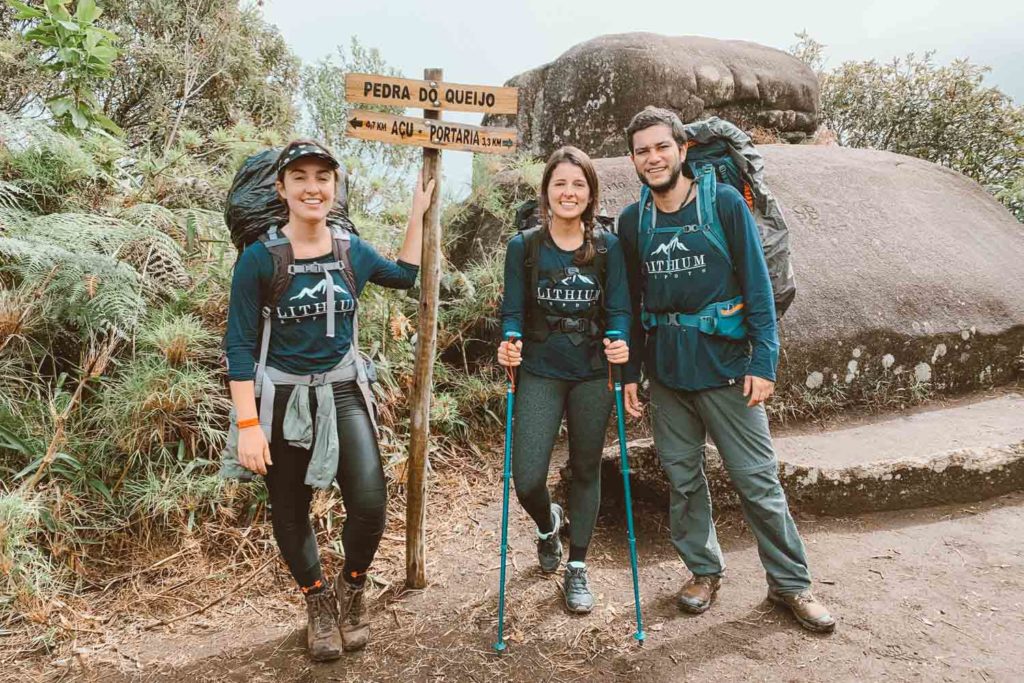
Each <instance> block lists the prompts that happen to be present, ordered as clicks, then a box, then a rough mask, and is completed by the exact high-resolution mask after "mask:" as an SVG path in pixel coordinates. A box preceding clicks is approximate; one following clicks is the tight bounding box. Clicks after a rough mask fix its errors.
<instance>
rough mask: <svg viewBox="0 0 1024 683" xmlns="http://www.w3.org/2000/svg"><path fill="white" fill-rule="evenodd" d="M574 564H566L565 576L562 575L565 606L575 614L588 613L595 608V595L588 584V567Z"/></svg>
mask: <svg viewBox="0 0 1024 683" xmlns="http://www.w3.org/2000/svg"><path fill="white" fill-rule="evenodd" d="M573 564H575V563H573V562H570V563H569V564H567V565H565V576H564V577H562V590H563V591H564V592H565V606H566V608H568V610H569V611H570V612H573V613H575V614H587V613H589V612H590V610H592V609H594V596H593V595H592V594H591V592H590V586H589V585H588V584H587V567H586V565H583V566H582V567H574V566H573Z"/></svg>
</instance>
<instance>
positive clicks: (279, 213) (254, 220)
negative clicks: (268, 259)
mask: <svg viewBox="0 0 1024 683" xmlns="http://www.w3.org/2000/svg"><path fill="white" fill-rule="evenodd" d="M280 154H281V150H280V149H265V150H263V151H262V152H258V153H256V154H253V155H252V156H250V157H248V158H247V159H246V160H245V161H243V162H242V165H241V167H240V168H239V169H238V172H237V173H235V177H234V179H233V180H232V181H231V189H230V190H228V200H227V206H226V207H225V208H224V222H225V223H226V224H227V226H228V231H229V232H230V233H231V243H232V244H234V245H235V247H237V248H238V250H239V251H242V250H243V249H245V247H247V246H248V245H250V244H252V243H253V242H255V241H256V239H257V238H258V237H259V236H260V235H262V234H263V233H265V232H266V231H267V230H269V229H270V228H271V227H272V226H275V225H277V226H280V225H284V224H285V223H286V222H288V207H287V206H286V205H285V203H284V201H282V200H281V197H280V195H278V194H277V187H276V186H275V185H274V183H275V182H276V181H277V175H276V174H275V173H274V166H275V163H276V162H277V157H278V156H279V155H280ZM327 224H328V225H329V226H331V227H335V226H338V227H342V228H344V229H345V230H347V231H348V232H351V233H353V234H356V235H358V234H359V232H358V231H357V230H356V229H355V226H353V225H352V221H350V220H349V218H348V175H346V174H345V172H344V171H343V170H342V169H341V168H339V169H338V184H337V186H336V187H335V192H334V206H333V207H331V211H330V213H329V214H327Z"/></svg>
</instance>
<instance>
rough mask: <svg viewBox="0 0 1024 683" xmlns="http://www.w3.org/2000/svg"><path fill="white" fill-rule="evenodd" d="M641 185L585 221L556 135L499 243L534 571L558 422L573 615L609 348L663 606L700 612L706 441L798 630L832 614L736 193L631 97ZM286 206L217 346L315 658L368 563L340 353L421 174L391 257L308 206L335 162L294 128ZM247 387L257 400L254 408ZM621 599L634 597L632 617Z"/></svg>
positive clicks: (389, 281)
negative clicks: (661, 527) (320, 498)
mask: <svg viewBox="0 0 1024 683" xmlns="http://www.w3.org/2000/svg"><path fill="white" fill-rule="evenodd" d="M626 137H627V142H628V145H629V153H630V158H631V159H632V161H633V163H634V165H635V167H636V171H637V175H638V177H639V178H640V180H641V182H642V184H643V186H644V189H643V191H642V192H641V197H640V201H639V202H637V203H635V204H632V205H630V206H628V207H626V208H625V209H624V210H623V211H622V212H621V214H620V216H619V218H618V221H617V224H618V235H616V234H613V233H612V232H610V231H607V230H603V229H601V228H600V227H598V225H597V223H598V221H597V216H596V213H597V207H598V199H599V192H600V191H599V187H598V180H597V175H596V173H595V171H594V167H593V164H592V163H591V161H590V159H589V158H588V157H587V155H586V154H584V153H583V152H582V151H580V150H578V149H576V148H574V147H563V148H561V149H559V150H557V151H556V152H555V153H554V154H552V155H551V157H550V158H549V160H548V163H547V165H546V166H545V168H544V172H543V176H542V180H541V185H540V192H539V200H538V209H539V214H540V225H539V226H537V227H533V228H530V229H527V230H524V231H522V232H521V233H520V234H518V235H516V236H515V237H513V238H512V240H511V241H510V242H509V245H508V249H507V252H506V258H505V289H504V298H503V301H502V339H503V341H502V342H501V343H500V345H499V348H498V362H499V363H500V364H501V365H503V366H505V367H506V368H507V369H509V371H510V372H512V373H515V372H516V371H517V370H518V373H517V374H513V375H512V376H513V377H516V378H517V379H516V382H515V394H516V401H515V406H514V421H513V424H512V434H511V435H512V474H513V480H514V482H515V491H516V495H517V497H518V499H519V501H520V503H521V504H522V506H523V508H524V509H525V510H526V511H527V512H528V513H529V515H530V516H531V517H532V518H533V521H534V522H535V524H536V527H537V531H536V533H537V557H538V563H539V565H540V568H541V570H542V571H543V572H555V571H557V570H558V569H559V567H560V565H561V561H562V557H563V549H562V544H561V540H560V531H561V529H562V527H563V526H564V525H565V524H566V511H565V510H563V509H562V508H561V506H559V505H558V504H555V503H553V502H552V501H551V495H550V492H549V491H548V488H547V475H548V469H549V467H550V461H551V453H552V450H553V447H554V443H555V440H556V438H557V436H558V433H559V429H560V425H561V422H562V418H563V417H565V419H566V423H567V427H568V445H569V459H568V463H569V469H570V472H571V482H570V486H569V501H568V503H569V504H568V507H569V509H568V519H569V520H571V522H572V523H571V525H570V528H569V552H568V558H567V564H566V568H565V572H564V575H563V594H564V600H565V605H566V608H567V609H568V610H569V611H570V612H573V613H586V612H589V611H590V610H591V609H592V608H593V606H594V597H593V595H592V593H591V591H590V587H589V584H588V580H587V566H586V555H587V549H588V547H589V544H590V540H591V535H592V532H593V529H594V525H595V523H596V519H597V512H598V507H599V504H600V467H601V454H602V450H603V447H604V442H605V433H606V430H607V425H608V418H609V416H610V413H611V409H612V405H613V395H612V393H611V391H610V386H609V367H610V364H615V365H620V366H622V365H624V367H625V404H626V409H627V411H628V412H629V413H630V414H631V415H633V416H635V417H639V416H640V415H641V414H642V410H643V406H642V405H641V403H640V400H639V395H638V384H639V381H640V378H641V375H643V376H644V377H645V378H646V379H647V380H648V381H649V384H650V394H651V404H650V405H651V411H650V412H651V416H652V421H653V426H654V437H655V445H656V447H657V450H658V455H659V458H660V460H661V463H662V467H663V469H664V471H665V474H666V476H667V478H668V480H669V483H670V489H671V504H670V511H669V512H670V532H671V540H672V543H673V545H674V546H675V548H676V549H677V551H678V553H679V555H680V557H681V558H682V560H683V562H684V563H685V564H686V566H687V568H688V569H689V570H690V572H691V573H692V576H691V577H690V579H689V580H687V581H686V583H685V584H684V585H683V587H682V589H681V591H680V593H679V595H678V597H677V604H678V606H679V607H680V608H681V609H682V610H685V611H687V612H691V613H698V614H699V613H703V612H705V611H706V610H707V609H709V607H710V606H711V604H712V602H713V600H714V598H715V595H716V593H717V591H718V590H719V588H720V585H721V581H722V576H723V573H724V571H725V562H724V559H723V557H722V552H721V549H720V548H719V545H718V540H717V536H716V534H715V528H714V523H713V519H712V513H711V511H712V507H711V500H710V495H709V491H708V486H707V479H706V477H705V475H704V453H705V442H706V437H707V436H708V435H710V436H711V438H712V439H713V440H714V442H715V444H716V446H717V447H718V450H719V452H720V454H721V457H722V460H723V463H724V464H725V467H726V469H727V471H728V472H729V475H730V478H731V480H732V482H733V485H734V486H735V488H736V490H737V492H738V493H739V496H740V500H741V504H742V510H743V514H744V517H745V519H746V521H747V524H748V525H749V526H750V528H751V530H752V531H753V533H754V536H755V537H756V539H757V544H758V551H759V554H760V557H761V560H762V563H763V565H764V567H765V571H766V575H767V580H768V596H769V598H770V599H772V600H773V601H775V602H777V603H780V604H782V605H784V606H786V607H788V608H789V609H790V610H791V611H792V613H793V614H794V616H795V617H796V619H797V621H798V622H799V623H800V624H801V625H802V626H804V627H805V628H808V629H810V630H813V631H823V632H827V631H831V630H832V629H833V628H834V624H835V621H834V619H833V618H832V616H831V615H830V614H829V612H828V610H827V609H826V608H825V607H824V606H823V605H822V604H821V603H820V602H819V601H818V600H816V599H815V598H814V596H813V594H812V593H811V592H810V584H811V579H810V572H809V570H808V563H807V559H806V553H805V549H804V546H803V543H802V541H801V539H800V536H799V534H798V532H797V529H796V526H795V524H794V522H793V518H792V516H791V514H790V512H789V508H788V504H787V502H786V498H785V494H784V493H783V490H782V487H781V485H780V483H779V476H778V463H777V460H776V458H775V455H774V451H773V448H772V440H771V436H770V433H769V428H768V420H767V415H766V413H765V409H764V405H763V402H764V401H765V400H766V399H767V398H768V397H769V396H770V395H771V394H772V392H773V390H774V380H775V367H776V364H777V362H778V349H779V343H778V336H777V330H776V311H775V304H774V302H773V294H772V284H771V281H770V279H769V275H768V270H767V267H766V263H765V258H764V254H763V252H762V247H761V243H760V238H759V235H758V229H757V225H756V224H755V222H754V218H753V216H752V214H751V211H750V209H749V208H748V205H747V203H746V201H745V200H744V197H743V196H742V195H741V194H740V193H739V192H738V191H736V190H735V189H734V188H733V187H731V186H730V185H728V184H726V183H721V182H718V181H717V179H716V175H715V173H714V172H713V169H712V170H710V171H709V170H708V169H706V168H701V167H698V168H690V167H689V166H688V165H687V164H686V158H687V142H688V140H687V133H686V129H685V128H684V126H683V124H682V123H681V122H680V120H679V118H678V117H677V116H676V115H675V114H674V113H672V112H671V111H668V110H664V109H657V108H653V107H648V108H647V109H645V110H644V111H642V112H640V113H639V114H637V115H636V117H634V119H633V120H632V122H631V123H630V125H629V127H628V128H627V131H626ZM274 171H275V173H276V188H277V191H278V193H279V195H280V197H281V199H282V200H283V201H284V202H285V203H286V205H287V207H288V218H287V222H286V223H284V224H283V225H267V226H266V232H265V233H264V234H261V235H260V236H259V238H258V239H257V240H256V241H254V242H253V243H252V244H251V245H249V246H248V247H247V248H246V249H245V251H244V252H243V253H242V255H241V257H240V259H239V261H238V263H237V265H236V269H235V274H234V279H233V282H232V290H231V302H230V309H229V320H228V334H227V356H228V363H229V379H230V380H231V382H230V386H231V396H232V401H233V404H234V413H235V414H234V416H233V420H234V424H233V430H232V434H231V435H230V437H229V448H228V453H229V455H228V462H227V465H226V470H227V471H228V472H230V471H231V460H230V453H231V452H232V451H235V450H236V451H237V460H238V466H239V467H238V468H236V470H237V471H236V473H238V472H242V471H243V470H246V471H249V472H254V473H258V474H261V475H263V476H264V477H265V479H266V483H267V488H268V492H269V496H270V502H271V506H272V510H273V513H272V521H273V528H274V536H275V539H276V540H277V543H278V547H279V549H280V551H281V554H282V556H283V558H284V560H285V563H286V564H287V565H288V568H289V570H290V571H291V573H292V576H293V577H294V579H295V581H296V582H297V583H298V585H299V587H300V589H301V590H302V592H303V593H304V594H305V596H306V602H307V608H308V615H309V625H308V628H307V634H308V643H309V649H310V654H311V656H312V657H313V658H314V659H318V660H321V659H332V658H335V657H337V656H339V655H340V654H341V652H342V650H343V649H345V650H353V649H358V648H361V647H362V646H363V645H365V643H366V641H367V638H368V635H369V626H368V622H367V620H366V618H365V614H364V609H363V594H364V591H365V588H364V586H365V579H366V571H367V569H368V567H369V566H370V563H371V562H372V560H373V557H374V555H375V553H376V550H377V547H378V544H379V542H380V538H381V535H382V533H383V529H384V515H385V504H386V485H385V479H384V473H383V469H382V467H381V462H380V454H379V450H378V447H377V441H376V433H375V422H374V408H373V405H372V394H371V392H370V389H369V381H370V376H371V375H372V366H371V365H369V364H368V362H367V361H365V359H364V358H363V357H362V356H360V354H359V353H358V323H357V315H356V312H357V308H358V296H359V293H360V292H361V291H362V289H363V287H364V286H365V284H366V283H367V282H374V283H376V284H380V285H383V286H386V287H395V288H400V289H405V288H408V287H410V286H412V285H413V283H414V282H415V279H416V276H417V272H418V264H419V260H420V248H421V234H422V219H423V214H424V212H425V211H426V209H427V207H428V205H429V203H430V197H431V195H432V193H433V186H434V183H433V181H430V182H427V183H424V182H423V179H422V178H421V179H420V180H419V182H417V184H416V190H415V191H414V194H413V205H412V211H411V213H410V217H409V224H408V229H407V231H406V237H405V242H404V244H403V246H402V249H401V251H400V252H399V256H398V260H397V262H392V261H389V260H387V259H384V258H382V257H381V256H380V255H378V254H377V252H376V251H375V250H374V249H373V247H371V246H370V245H369V244H368V243H367V242H365V241H363V240H361V239H360V238H359V237H357V236H356V235H354V234H352V233H351V232H349V231H347V230H345V229H344V228H343V227H339V226H337V225H334V224H331V223H329V222H328V213H329V211H330V209H331V207H332V206H333V204H334V198H335V193H336V192H337V188H338V182H337V180H338V175H337V174H338V162H337V161H336V160H335V159H334V157H333V156H332V155H331V154H330V152H329V151H328V150H327V149H326V148H324V147H322V146H321V145H319V144H318V143H316V142H314V141H311V140H299V141H295V142H293V143H290V144H289V145H288V146H287V147H286V148H285V149H284V150H283V151H282V152H281V154H280V156H279V157H278V159H277V161H276V163H275V166H274ZM257 403H258V404H259V407H258V409H257ZM333 481H336V482H337V484H338V486H339V487H340V489H341V493H342V497H343V500H344V503H345V507H346V512H347V518H346V523H345V526H344V529H343V532H342V544H343V546H344V551H345V564H344V566H343V568H342V572H341V574H340V575H339V576H338V577H336V578H335V581H334V582H333V583H331V582H328V581H327V579H326V578H325V576H324V575H323V571H322V569H321V566H320V562H319V554H318V551H317V545H316V539H315V536H314V534H313V530H312V527H311V526H310V522H309V506H310V500H311V495H312V489H313V488H328V487H329V486H331V484H332V482H333ZM638 615H639V612H638Z"/></svg>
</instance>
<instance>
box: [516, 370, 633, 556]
mask: <svg viewBox="0 0 1024 683" xmlns="http://www.w3.org/2000/svg"><path fill="white" fill-rule="evenodd" d="M614 403H615V398H614V395H613V394H612V392H610V391H608V380H606V379H604V378H599V379H592V380H584V381H572V380H561V379H549V378H547V377H540V376H539V375H534V374H531V373H530V372H528V371H526V370H522V371H521V372H520V373H519V382H518V386H517V388H516V403H515V419H514V424H513V427H512V477H513V479H514V481H515V485H516V496H518V498H519V502H520V503H522V505H523V508H525V509H526V511H527V512H528V513H529V515H530V517H532V518H533V521H534V522H536V524H537V528H538V529H540V531H541V532H542V533H547V532H549V531H551V495H550V494H549V492H548V487H547V478H548V468H549V467H550V465H551V449H552V448H554V445H555V439H556V438H557V437H558V428H559V426H560V425H561V423H562V416H563V415H565V416H566V418H567V422H568V427H569V468H570V470H571V472H572V483H571V484H570V486H569V518H570V519H571V520H572V526H571V531H570V545H571V547H570V552H569V555H570V557H569V559H570V560H577V561H580V562H582V561H583V560H584V558H585V557H586V552H587V546H588V545H590V536H591V534H592V533H593V531H594V524H595V523H596V522H597V511H598V507H599V506H600V503H601V451H602V450H603V449H604V434H605V430H606V429H607V427H608V417H609V415H611V411H612V406H613V405H614Z"/></svg>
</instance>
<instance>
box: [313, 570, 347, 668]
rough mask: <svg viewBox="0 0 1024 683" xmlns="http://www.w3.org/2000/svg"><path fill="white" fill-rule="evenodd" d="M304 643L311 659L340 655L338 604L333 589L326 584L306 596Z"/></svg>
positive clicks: (325, 659)
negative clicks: (306, 617) (307, 618)
mask: <svg viewBox="0 0 1024 683" xmlns="http://www.w3.org/2000/svg"><path fill="white" fill-rule="evenodd" d="M306 614H307V615H308V617H309V622H308V623H307V624H306V645H307V646H308V647H309V656H310V658H312V659H313V661H317V662H326V661H330V660H332V659H337V658H338V657H340V656H341V651H342V650H341V634H340V633H339V632H338V605H337V603H336V601H335V598H334V590H333V589H332V588H331V587H330V586H328V587H326V588H324V589H323V590H321V591H319V592H317V593H312V594H310V595H307V596H306Z"/></svg>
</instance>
